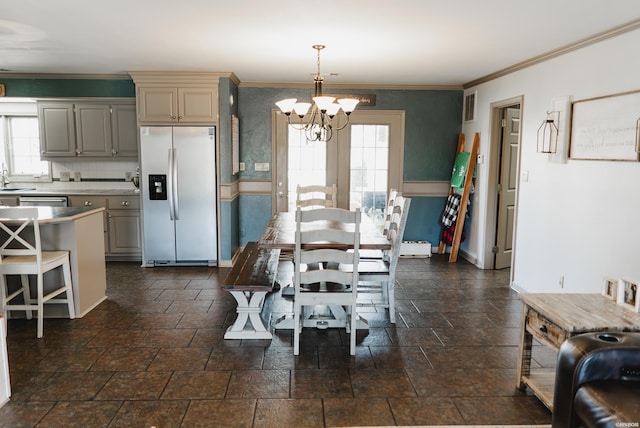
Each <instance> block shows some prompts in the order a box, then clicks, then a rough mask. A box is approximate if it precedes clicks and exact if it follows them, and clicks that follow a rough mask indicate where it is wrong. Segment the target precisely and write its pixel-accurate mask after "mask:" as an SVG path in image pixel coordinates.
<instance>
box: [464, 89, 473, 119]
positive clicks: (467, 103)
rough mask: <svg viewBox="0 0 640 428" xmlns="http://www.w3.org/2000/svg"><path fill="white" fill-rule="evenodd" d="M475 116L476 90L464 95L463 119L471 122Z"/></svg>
mask: <svg viewBox="0 0 640 428" xmlns="http://www.w3.org/2000/svg"><path fill="white" fill-rule="evenodd" d="M475 118H476V92H475V91H474V92H469V93H468V94H465V95H464V121H465V122H471V121H473V120H475Z"/></svg>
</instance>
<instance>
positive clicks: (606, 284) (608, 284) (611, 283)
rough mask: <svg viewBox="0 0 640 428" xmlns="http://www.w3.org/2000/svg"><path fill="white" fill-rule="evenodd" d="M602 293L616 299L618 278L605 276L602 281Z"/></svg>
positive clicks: (610, 298) (608, 297)
mask: <svg viewBox="0 0 640 428" xmlns="http://www.w3.org/2000/svg"><path fill="white" fill-rule="evenodd" d="M602 295H603V296H604V297H606V298H607V299H609V300H613V301H614V302H615V301H616V300H617V299H618V280H617V279H613V278H605V279H604V281H603V283H602Z"/></svg>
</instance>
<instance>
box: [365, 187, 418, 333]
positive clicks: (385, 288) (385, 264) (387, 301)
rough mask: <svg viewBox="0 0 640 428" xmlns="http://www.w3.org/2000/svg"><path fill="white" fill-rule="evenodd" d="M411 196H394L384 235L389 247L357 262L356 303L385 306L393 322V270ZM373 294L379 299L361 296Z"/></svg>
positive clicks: (396, 262) (396, 265)
mask: <svg viewBox="0 0 640 428" xmlns="http://www.w3.org/2000/svg"><path fill="white" fill-rule="evenodd" d="M410 205H411V198H405V197H403V196H396V198H395V202H394V209H393V213H392V214H391V216H390V221H389V226H388V227H389V230H388V231H387V238H388V239H389V241H390V242H391V249H390V250H388V251H386V252H385V254H384V256H383V257H381V258H378V259H361V260H360V263H359V264H358V272H359V281H360V286H361V287H360V289H361V290H362V293H361V296H360V297H361V299H359V300H358V306H363V307H364V306H374V307H386V308H388V311H389V322H391V323H395V322H396V311H395V283H396V269H397V267H398V261H399V259H400V247H401V246H402V237H403V235H404V229H405V226H406V224H407V216H408V214H409V206H410ZM371 294H376V295H378V296H379V299H377V298H374V299H368V298H367V299H364V298H363V297H365V295H366V297H370V295H371Z"/></svg>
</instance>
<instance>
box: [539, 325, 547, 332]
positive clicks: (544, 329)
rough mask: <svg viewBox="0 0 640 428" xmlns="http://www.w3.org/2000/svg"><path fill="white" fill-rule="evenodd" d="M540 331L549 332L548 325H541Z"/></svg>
mask: <svg viewBox="0 0 640 428" xmlns="http://www.w3.org/2000/svg"><path fill="white" fill-rule="evenodd" d="M540 331H541V332H542V333H544V334H547V326H546V325H543V326H540Z"/></svg>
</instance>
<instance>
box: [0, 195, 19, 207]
mask: <svg viewBox="0 0 640 428" xmlns="http://www.w3.org/2000/svg"><path fill="white" fill-rule="evenodd" d="M0 206H2V207H16V206H18V198H12V197H4V196H3V197H0Z"/></svg>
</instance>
